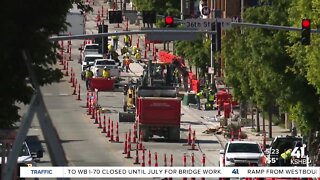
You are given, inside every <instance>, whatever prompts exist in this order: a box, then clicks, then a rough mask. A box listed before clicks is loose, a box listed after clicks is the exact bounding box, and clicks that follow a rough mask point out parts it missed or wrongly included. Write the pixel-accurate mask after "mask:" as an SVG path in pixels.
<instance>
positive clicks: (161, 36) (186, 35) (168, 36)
mask: <svg viewBox="0 0 320 180" xmlns="http://www.w3.org/2000/svg"><path fill="white" fill-rule="evenodd" d="M141 30H148V28H141ZM149 30H152V29H149ZM158 30H165V31H168V30H170V31H171V32H167V33H155V32H148V33H146V34H145V39H146V40H147V41H179V40H180V41H195V40H198V39H200V37H201V36H200V33H192V35H191V34H190V32H183V30H186V29H158ZM189 30H190V29H189Z"/></svg>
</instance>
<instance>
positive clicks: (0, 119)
mask: <svg viewBox="0 0 320 180" xmlns="http://www.w3.org/2000/svg"><path fill="white" fill-rule="evenodd" d="M72 2H73V1H66V0H47V1H41V0H35V1H32V2H31V1H24V0H17V1H4V2H2V5H3V7H6V8H3V9H2V16H1V24H2V27H5V28H1V30H0V34H1V43H0V48H1V51H0V71H1V72H2V76H1V77H0V82H1V88H0V94H1V98H0V104H1V106H0V128H9V127H12V126H13V125H14V123H15V122H17V121H18V120H19V119H20V117H19V115H18V110H19V107H18V106H17V103H24V104H28V103H29V102H30V98H31V96H32V94H33V91H34V89H33V87H32V86H31V84H30V81H29V80H30V79H29V74H28V72H27V68H26V65H25V62H24V60H23V57H22V50H27V51H28V52H29V53H30V56H31V59H32V66H33V68H34V70H35V73H36V75H37V78H38V81H39V83H40V85H44V84H50V83H52V82H58V81H59V80H60V79H61V78H62V72H61V71H60V70H59V69H57V68H55V67H54V64H55V63H56V62H57V59H58V55H57V48H58V43H54V42H50V41H49V40H48V37H50V36H52V35H55V34H58V33H59V32H61V31H62V30H65V29H66V27H67V24H66V22H65V21H66V15H67V12H68V10H69V8H71V7H72ZM75 2H76V3H77V4H78V6H79V7H81V8H83V9H84V10H85V11H88V10H90V9H91V8H90V7H88V6H85V5H83V4H82V2H80V0H76V1H75Z"/></svg>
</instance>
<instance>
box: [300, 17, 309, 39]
mask: <svg viewBox="0 0 320 180" xmlns="http://www.w3.org/2000/svg"><path fill="white" fill-rule="evenodd" d="M301 26H302V29H301V44H302V45H310V35H311V20H310V19H302V22H301Z"/></svg>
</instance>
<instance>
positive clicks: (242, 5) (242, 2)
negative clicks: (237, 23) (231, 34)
mask: <svg viewBox="0 0 320 180" xmlns="http://www.w3.org/2000/svg"><path fill="white" fill-rule="evenodd" d="M243 12H244V0H241V12H240V13H241V14H240V17H241V22H243Z"/></svg>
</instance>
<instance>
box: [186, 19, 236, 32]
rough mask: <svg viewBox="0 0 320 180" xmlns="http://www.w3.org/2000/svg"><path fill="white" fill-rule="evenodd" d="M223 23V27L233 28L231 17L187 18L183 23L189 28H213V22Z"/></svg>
mask: <svg viewBox="0 0 320 180" xmlns="http://www.w3.org/2000/svg"><path fill="white" fill-rule="evenodd" d="M216 22H219V23H221V28H222V29H229V28H231V22H232V19H230V18H213V19H185V20H183V21H182V24H183V25H184V27H185V28H188V29H199V30H211V24H212V23H213V24H215V23H216Z"/></svg>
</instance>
